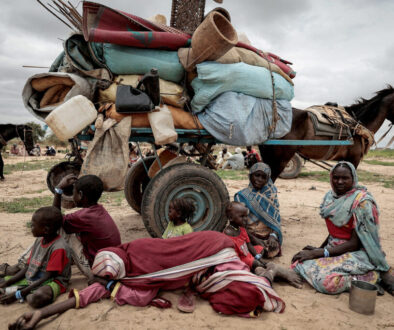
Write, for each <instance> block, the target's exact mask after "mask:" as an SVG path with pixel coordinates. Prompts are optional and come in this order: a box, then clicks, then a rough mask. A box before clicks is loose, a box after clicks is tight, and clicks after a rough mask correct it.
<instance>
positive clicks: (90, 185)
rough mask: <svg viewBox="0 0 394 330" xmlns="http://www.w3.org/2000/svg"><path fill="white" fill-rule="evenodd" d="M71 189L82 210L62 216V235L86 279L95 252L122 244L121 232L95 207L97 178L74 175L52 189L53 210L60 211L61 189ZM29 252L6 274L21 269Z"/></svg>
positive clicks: (99, 188)
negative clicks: (53, 192)
mask: <svg viewBox="0 0 394 330" xmlns="http://www.w3.org/2000/svg"><path fill="white" fill-rule="evenodd" d="M71 188H72V191H73V200H74V203H75V205H76V206H77V207H82V209H81V210H79V211H76V212H74V213H70V214H67V215H65V216H64V217H63V223H62V228H63V231H61V235H63V237H64V238H65V240H66V242H68V244H69V245H70V247H71V249H72V251H71V252H72V258H73V261H74V263H75V264H76V265H77V267H78V268H79V269H80V270H81V272H82V273H83V274H84V275H85V276H86V277H87V278H88V279H89V278H90V277H91V276H92V274H91V270H90V267H91V265H92V264H93V260H94V257H95V256H96V254H97V251H98V250H100V249H102V248H105V247H110V246H117V245H119V244H121V240H120V233H119V229H118V227H117V226H116V224H115V222H114V220H113V219H112V217H111V216H110V215H109V213H108V212H107V210H106V209H105V208H104V207H103V206H102V205H100V204H98V200H99V199H100V197H101V194H102V192H103V182H102V181H101V180H100V178H99V177H97V176H95V175H84V176H82V177H80V178H79V179H77V177H76V176H75V175H73V174H70V175H67V176H65V177H64V178H63V179H62V180H61V181H60V183H59V184H58V185H57V187H56V188H55V196H54V199H53V206H54V207H56V208H57V209H59V210H60V209H61V196H62V194H63V190H65V189H71ZM68 234H70V235H68ZM72 234H75V235H72ZM29 253H30V248H29V249H27V250H26V251H25V252H24V253H23V255H22V256H21V257H20V258H19V262H18V265H17V266H9V267H6V270H5V272H6V273H7V274H9V273H10V272H15V270H19V269H21V268H23V267H24V265H25V264H26V259H27V257H28V255H29ZM4 266H5V265H2V268H3V269H4Z"/></svg>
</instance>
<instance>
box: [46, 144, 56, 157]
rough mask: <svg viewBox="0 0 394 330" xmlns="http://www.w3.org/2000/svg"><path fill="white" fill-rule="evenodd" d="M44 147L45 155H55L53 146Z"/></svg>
mask: <svg viewBox="0 0 394 330" xmlns="http://www.w3.org/2000/svg"><path fill="white" fill-rule="evenodd" d="M45 148H46V150H45V153H44V155H45V156H55V155H56V150H55V149H54V148H53V147H50V146H46V147H45Z"/></svg>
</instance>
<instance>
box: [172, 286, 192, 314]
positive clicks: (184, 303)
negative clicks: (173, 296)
mask: <svg viewBox="0 0 394 330" xmlns="http://www.w3.org/2000/svg"><path fill="white" fill-rule="evenodd" d="M195 302H196V297H195V295H194V294H193V292H191V291H186V292H184V293H183V294H182V296H181V297H180V298H179V300H178V304H177V306H176V307H177V308H178V309H179V310H180V311H181V312H184V313H193V312H194V310H195V309H196V305H195Z"/></svg>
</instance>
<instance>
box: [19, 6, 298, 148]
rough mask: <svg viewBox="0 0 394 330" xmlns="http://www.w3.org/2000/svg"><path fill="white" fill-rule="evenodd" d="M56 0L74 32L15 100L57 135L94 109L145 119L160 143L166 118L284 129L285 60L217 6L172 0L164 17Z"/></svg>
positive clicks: (245, 139)
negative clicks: (254, 41) (253, 40)
mask: <svg viewBox="0 0 394 330" xmlns="http://www.w3.org/2000/svg"><path fill="white" fill-rule="evenodd" d="M183 2H184V5H185V4H186V2H185V1H183ZM217 2H221V1H217ZM54 3H55V4H56V5H57V7H59V9H60V8H61V10H60V11H61V12H62V13H63V15H64V19H61V20H62V21H63V23H66V24H67V25H68V26H70V27H71V28H72V29H73V30H74V32H73V34H72V35H71V36H70V37H69V38H68V39H67V40H66V41H65V42H64V51H63V52H62V53H61V54H60V55H59V56H58V57H57V58H56V59H55V61H54V63H53V64H52V66H51V68H50V70H49V72H47V73H41V74H38V75H34V76H33V77H30V78H29V79H28V80H27V82H26V85H25V88H24V90H23V101H24V104H25V106H26V108H27V109H28V110H29V111H30V112H31V113H32V114H33V115H34V116H36V117H37V118H39V119H41V120H45V121H46V122H47V124H48V125H49V126H50V127H51V128H52V130H53V131H54V133H55V134H56V135H57V136H58V137H59V138H61V139H63V140H66V139H69V138H72V137H73V136H74V135H75V134H77V133H78V132H80V131H81V130H82V129H83V128H84V127H86V126H87V125H89V124H91V123H93V122H94V121H95V120H96V117H97V114H98V113H99V112H102V113H103V115H104V116H105V118H110V119H112V120H114V121H115V122H119V121H121V120H122V119H124V118H126V117H131V119H130V121H129V122H131V124H130V125H131V126H132V127H152V130H153V133H154V135H155V139H156V142H157V143H158V144H165V143H169V142H172V141H174V140H176V133H175V130H174V127H175V128H184V129H201V128H204V129H206V130H207V131H208V132H209V133H210V134H211V135H212V136H214V137H215V138H216V139H218V140H219V141H222V142H224V143H227V144H232V145H250V144H259V143H262V142H264V141H265V140H267V139H268V138H280V137H282V136H283V135H285V134H286V133H287V132H288V131H289V130H290V127H291V120H292V117H291V116H292V112H291V105H290V101H291V99H292V98H293V82H292V78H294V77H295V73H294V71H293V70H292V69H291V67H290V66H289V64H291V63H290V62H288V61H285V60H283V59H281V58H280V57H279V56H277V55H275V54H272V53H268V52H264V51H261V50H259V49H257V48H255V47H253V46H252V45H251V44H250V42H249V41H248V40H247V38H245V37H244V38H243V40H242V41H241V40H239V39H238V35H237V32H236V31H235V29H234V28H233V26H232V25H231V18H230V15H229V13H228V12H227V11H226V10H225V9H224V8H216V9H214V10H213V11H211V12H210V13H208V14H206V15H205V16H203V14H204V13H203V11H204V5H205V1H197V0H196V1H190V2H188V4H187V6H189V7H190V8H189V11H185V13H182V11H181V9H182V6H181V5H180V3H182V1H180V0H178V1H176V0H174V1H173V7H172V20H171V26H167V25H166V20H165V17H164V16H162V15H156V16H155V17H154V18H152V19H143V18H141V17H138V16H135V15H132V14H128V13H124V12H122V11H118V10H115V9H112V8H109V7H107V6H104V5H101V4H98V3H94V2H87V1H85V2H83V14H82V15H80V14H79V13H78V11H77V10H76V8H75V7H73V6H72V5H71V4H70V3H68V4H67V5H66V4H65V3H64V2H62V1H59V3H57V2H56V1H54ZM195 3H196V4H197V5H198V3H203V4H204V5H203V6H201V5H199V7H198V6H197V5H196V4H195ZM177 6H178V7H177ZM193 6H194V7H195V8H194V10H195V11H194V12H193ZM46 8H47V9H48V10H49V8H48V7H46ZM190 9H191V11H190ZM52 12H53V10H52ZM191 12H192V14H191ZM182 15H183V16H182ZM185 15H186V16H185ZM187 15H189V17H188V16H187ZM190 15H192V16H193V17H190ZM58 18H59V17H58ZM59 19H60V18H59ZM67 20H68V21H69V23H67V22H66V21H67ZM182 22H183V23H182ZM185 22H188V23H189V25H187V24H186V23H185ZM190 23H192V24H194V27H193V26H190ZM195 27H197V29H195V31H194V30H193V29H194V28H195ZM182 29H183V30H184V31H182ZM152 69H153V70H152ZM146 74H147V76H145V77H144V75H146ZM124 85H126V86H132V87H133V88H129V87H126V88H125V87H123V86H124ZM152 86H153V87H152ZM120 87H122V88H120ZM163 118H167V120H164V121H163ZM168 119H169V120H168ZM164 123H166V124H165V126H166V127H164V126H163V125H164ZM98 124H99V126H100V125H101V123H98ZM162 129H163V130H166V129H167V130H168V131H169V132H170V133H169V135H166V136H163V134H162V135H160V131H161V130H162ZM129 131H130V130H129ZM171 132H173V133H171Z"/></svg>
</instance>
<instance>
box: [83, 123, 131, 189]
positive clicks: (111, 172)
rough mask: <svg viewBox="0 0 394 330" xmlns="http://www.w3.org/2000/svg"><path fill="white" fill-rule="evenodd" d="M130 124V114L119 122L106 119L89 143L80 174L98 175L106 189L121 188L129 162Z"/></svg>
mask: <svg viewBox="0 0 394 330" xmlns="http://www.w3.org/2000/svg"><path fill="white" fill-rule="evenodd" d="M130 126H131V117H130V116H128V117H125V118H123V119H122V120H121V121H120V122H119V123H118V124H117V123H116V120H115V119H107V120H105V121H104V123H103V127H102V128H97V129H96V132H95V134H94V139H93V141H92V142H91V143H90V144H89V147H88V151H87V154H86V157H85V160H84V162H83V164H82V168H81V174H80V176H83V175H87V174H94V175H97V176H98V177H99V178H100V179H101V180H102V181H103V183H104V190H105V191H112V190H120V189H121V188H122V187H123V185H124V180H125V177H126V173H127V168H128V167H127V165H128V162H129V145H128V144H129V137H130Z"/></svg>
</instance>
